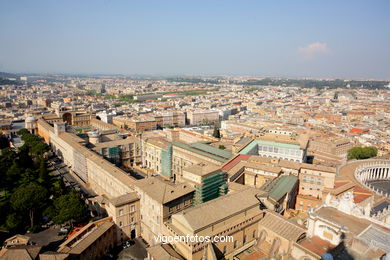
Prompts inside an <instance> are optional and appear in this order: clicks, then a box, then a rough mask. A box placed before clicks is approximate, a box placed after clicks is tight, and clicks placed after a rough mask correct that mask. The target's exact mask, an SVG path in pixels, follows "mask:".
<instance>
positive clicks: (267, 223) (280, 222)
mask: <svg viewBox="0 0 390 260" xmlns="http://www.w3.org/2000/svg"><path fill="white" fill-rule="evenodd" d="M259 224H260V225H261V226H264V227H266V228H267V229H269V230H271V231H273V232H275V233H276V234H278V235H279V236H281V237H283V238H285V239H287V240H289V241H294V242H296V241H297V240H298V238H299V237H300V236H301V235H302V234H304V233H305V232H306V229H305V228H304V227H302V226H299V225H298V224H295V223H294V222H292V221H291V220H288V219H286V218H284V217H283V216H281V215H279V214H277V213H275V212H273V211H267V213H266V214H265V216H264V218H262V219H261V220H260V221H259Z"/></svg>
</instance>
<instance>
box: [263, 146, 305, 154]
mask: <svg viewBox="0 0 390 260" xmlns="http://www.w3.org/2000/svg"><path fill="white" fill-rule="evenodd" d="M258 151H259V153H261V152H271V153H280V154H287V155H295V156H299V155H301V150H297V149H289V148H280V147H275V146H270V145H258Z"/></svg>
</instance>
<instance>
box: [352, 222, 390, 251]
mask: <svg viewBox="0 0 390 260" xmlns="http://www.w3.org/2000/svg"><path fill="white" fill-rule="evenodd" d="M358 237H359V238H360V239H362V240H363V241H365V242H367V243H369V244H373V245H375V246H377V247H379V248H381V249H383V250H385V251H387V252H390V244H389V241H390V232H389V231H387V232H386V231H385V230H383V229H380V228H377V227H375V226H373V225H370V226H368V227H367V228H366V229H365V230H364V231H363V232H362V233H360V234H359V236H358Z"/></svg>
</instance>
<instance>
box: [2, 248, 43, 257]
mask: <svg viewBox="0 0 390 260" xmlns="http://www.w3.org/2000/svg"><path fill="white" fill-rule="evenodd" d="M41 249H42V247H41V246H36V245H20V246H15V247H10V248H4V249H2V250H1V251H0V252H1V254H0V258H1V259H2V260H3V259H4V260H31V259H37V257H38V254H39V252H40V251H41Z"/></svg>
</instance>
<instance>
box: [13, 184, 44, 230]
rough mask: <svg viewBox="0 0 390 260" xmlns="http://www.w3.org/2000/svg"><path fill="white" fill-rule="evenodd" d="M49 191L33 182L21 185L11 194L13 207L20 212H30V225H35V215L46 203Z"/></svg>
mask: <svg viewBox="0 0 390 260" xmlns="http://www.w3.org/2000/svg"><path fill="white" fill-rule="evenodd" d="M46 199H47V191H46V189H45V188H44V187H42V186H40V185H38V184H36V183H34V182H32V183H29V184H27V185H23V186H20V187H19V188H17V189H16V190H15V192H14V193H13V194H12V196H11V200H10V202H11V205H12V208H13V209H14V210H16V211H18V212H19V213H20V214H25V213H26V212H28V216H29V219H30V227H31V228H32V227H33V226H34V217H35V213H36V212H37V210H40V209H42V208H43V207H44V205H45V204H46Z"/></svg>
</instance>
